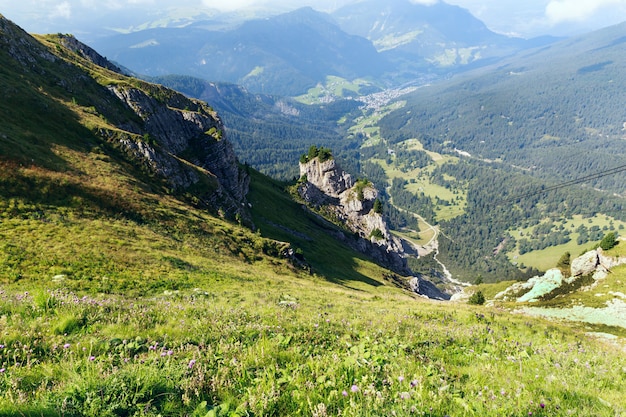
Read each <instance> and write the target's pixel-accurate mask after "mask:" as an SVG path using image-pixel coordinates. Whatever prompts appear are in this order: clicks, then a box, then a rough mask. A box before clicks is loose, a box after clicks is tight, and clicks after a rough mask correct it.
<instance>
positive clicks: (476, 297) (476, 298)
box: [468, 291, 485, 305]
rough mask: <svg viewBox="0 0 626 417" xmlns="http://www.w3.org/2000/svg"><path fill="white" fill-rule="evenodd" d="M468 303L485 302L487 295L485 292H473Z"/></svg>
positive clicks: (480, 303) (477, 303)
mask: <svg viewBox="0 0 626 417" xmlns="http://www.w3.org/2000/svg"><path fill="white" fill-rule="evenodd" d="M468 304H473V305H483V304H485V296H484V295H483V292H482V291H476V292H475V293H474V294H472V296H471V297H470V298H469V301H468Z"/></svg>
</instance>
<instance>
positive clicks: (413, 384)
mask: <svg viewBox="0 0 626 417" xmlns="http://www.w3.org/2000/svg"><path fill="white" fill-rule="evenodd" d="M417 384H418V382H417V379H414V380H413V381H411V388H415V387H416V386H417Z"/></svg>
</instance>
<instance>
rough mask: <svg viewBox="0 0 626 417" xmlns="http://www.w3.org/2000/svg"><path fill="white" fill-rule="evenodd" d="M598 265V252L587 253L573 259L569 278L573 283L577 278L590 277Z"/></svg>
mask: <svg viewBox="0 0 626 417" xmlns="http://www.w3.org/2000/svg"><path fill="white" fill-rule="evenodd" d="M599 264H600V259H599V257H598V252H597V251H595V250H592V251H589V252H587V253H585V254H584V255H582V256H579V257H578V258H576V259H574V260H573V261H572V265H571V274H572V275H571V278H570V280H571V281H573V280H575V279H576V278H578V277H581V276H585V275H591V274H593V273H594V272H595V271H596V268H597V267H598V265H599Z"/></svg>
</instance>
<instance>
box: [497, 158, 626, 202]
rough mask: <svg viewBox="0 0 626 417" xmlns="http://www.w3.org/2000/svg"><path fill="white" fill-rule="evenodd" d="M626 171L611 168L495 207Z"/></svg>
mask: <svg viewBox="0 0 626 417" xmlns="http://www.w3.org/2000/svg"><path fill="white" fill-rule="evenodd" d="M624 171H626V165H621V166H618V167H615V168H611V169H607V170H605V171H600V172H596V173H594V174H590V175H587V176H584V177H581V178H577V179H574V180H570V181H566V182H563V183H560V184H556V185H553V186H550V187H546V188H542V189H541V190H538V191H530V192H527V193H524V194H518V195H516V196H513V197H509V198H505V199H503V200H500V201H496V202H495V205H499V204H506V203H511V202H514V201H517V200H521V199H523V198H528V197H534V196H536V195H541V194H546V193H549V192H550V191H555V190H559V189H561V188H566V187H570V186H572V185H576V184H581V183H583V182H586V181H590V180H595V179H598V178H602V177H607V176H609V175H614V174H618V173H620V172H624Z"/></svg>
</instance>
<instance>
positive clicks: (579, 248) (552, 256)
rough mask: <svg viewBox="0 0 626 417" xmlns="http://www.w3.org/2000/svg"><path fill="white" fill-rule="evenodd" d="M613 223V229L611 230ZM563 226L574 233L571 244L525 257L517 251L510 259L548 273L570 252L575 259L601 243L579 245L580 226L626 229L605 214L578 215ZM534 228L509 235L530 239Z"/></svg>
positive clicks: (511, 232) (527, 254) (513, 252)
mask: <svg viewBox="0 0 626 417" xmlns="http://www.w3.org/2000/svg"><path fill="white" fill-rule="evenodd" d="M611 222H612V223H613V229H611V228H610V227H611V226H610V224H611ZM561 224H563V226H564V228H565V229H566V230H571V231H572V232H571V234H570V237H571V239H572V240H571V241H570V242H568V243H566V244H563V245H558V246H551V247H548V248H546V249H542V250H536V251H532V252H528V253H525V254H523V255H520V254H519V252H518V251H517V250H515V251H511V252H509V253H508V257H509V259H510V260H511V262H516V263H518V264H523V265H524V266H526V267H529V266H532V267H535V268H537V269H539V270H540V271H546V270H548V269H550V268H554V267H555V266H556V263H557V261H558V260H559V258H560V257H561V256H562V255H563V254H564V253H565V252H569V253H571V255H572V256H573V257H576V256H578V255H579V254H581V253H583V252H585V251H586V250H588V249H590V248H592V247H593V246H594V245H596V244H598V243H599V241H594V242H587V243H585V244H583V245H579V244H577V243H576V239H577V238H578V236H579V234H578V233H576V232H574V230H576V229H577V228H578V227H579V226H580V225H583V224H584V225H585V226H586V227H587V228H591V227H592V226H598V227H600V229H604V227H605V226H606V227H607V228H609V229H608V230H606V233H608V232H610V231H617V232H618V233H619V232H620V231H619V230H618V229H619V227H620V225H624V227H626V224H625V223H624V222H621V221H619V220H614V219H612V218H610V217H608V216H606V215H604V214H598V215H596V216H594V217H591V218H583V217H582V216H580V215H577V216H574V217H573V218H571V219H567V220H565V222H564V223H563V222H561ZM534 227H535V226H531V227H527V228H525V229H520V230H515V231H509V233H510V234H511V236H513V237H514V238H515V239H521V238H524V237H526V238H528V237H529V236H530V234H531V233H532V229H533V228H534ZM624 246H626V245H624ZM616 250H617V249H616Z"/></svg>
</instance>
